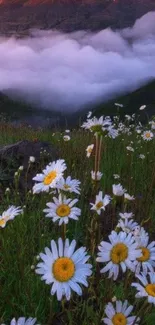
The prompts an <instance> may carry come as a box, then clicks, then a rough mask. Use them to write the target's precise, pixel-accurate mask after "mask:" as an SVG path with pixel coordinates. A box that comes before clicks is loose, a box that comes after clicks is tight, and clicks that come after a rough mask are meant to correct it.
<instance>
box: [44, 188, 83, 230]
mask: <svg viewBox="0 0 155 325" xmlns="http://www.w3.org/2000/svg"><path fill="white" fill-rule="evenodd" d="M53 201H54V203H51V202H49V203H47V204H46V205H47V207H48V208H47V209H44V210H43V211H44V212H45V213H46V212H47V214H46V217H48V218H52V219H53V222H56V221H57V220H59V226H61V225H62V223H63V222H64V223H65V224H67V223H68V222H69V219H74V220H78V217H79V216H80V215H81V209H79V208H76V207H73V205H74V204H76V203H77V202H78V200H77V199H74V200H72V199H66V197H65V196H64V197H63V196H62V195H61V194H59V198H58V199H57V198H56V197H53Z"/></svg>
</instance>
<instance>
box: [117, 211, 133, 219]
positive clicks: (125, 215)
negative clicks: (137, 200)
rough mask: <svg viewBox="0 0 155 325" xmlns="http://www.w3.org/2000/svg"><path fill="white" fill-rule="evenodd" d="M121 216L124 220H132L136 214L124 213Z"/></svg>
mask: <svg viewBox="0 0 155 325" xmlns="http://www.w3.org/2000/svg"><path fill="white" fill-rule="evenodd" d="M119 216H120V217H121V218H122V219H130V218H132V217H133V216H134V214H133V213H132V212H124V213H121V212H120V213H119Z"/></svg>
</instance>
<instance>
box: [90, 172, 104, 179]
mask: <svg viewBox="0 0 155 325" xmlns="http://www.w3.org/2000/svg"><path fill="white" fill-rule="evenodd" d="M102 176H103V174H102V173H101V172H99V171H98V172H97V173H96V172H95V171H93V170H92V171H91V178H92V180H93V181H100V180H101V178H102Z"/></svg>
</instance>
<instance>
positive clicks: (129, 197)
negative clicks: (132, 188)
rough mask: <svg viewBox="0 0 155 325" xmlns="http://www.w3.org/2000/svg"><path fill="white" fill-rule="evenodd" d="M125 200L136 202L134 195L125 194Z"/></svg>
mask: <svg viewBox="0 0 155 325" xmlns="http://www.w3.org/2000/svg"><path fill="white" fill-rule="evenodd" d="M124 199H125V200H129V201H133V200H135V198H134V196H133V195H129V194H128V193H124Z"/></svg>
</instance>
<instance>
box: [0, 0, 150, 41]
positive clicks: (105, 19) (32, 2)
mask: <svg viewBox="0 0 155 325" xmlns="http://www.w3.org/2000/svg"><path fill="white" fill-rule="evenodd" d="M153 10H155V0H147V1H146V0H1V1H0V33H1V34H6V35H10V34H15V33H16V34H20V35H24V34H27V33H28V30H29V29H30V28H40V29H51V28H52V29H53V28H56V29H59V30H62V31H64V32H72V31H74V30H80V29H89V30H100V29H103V28H106V27H111V28H124V27H128V26H131V25H133V24H134V22H135V20H136V19H137V18H140V17H141V16H142V15H144V14H146V13H147V12H148V11H153Z"/></svg>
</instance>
